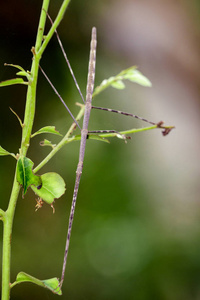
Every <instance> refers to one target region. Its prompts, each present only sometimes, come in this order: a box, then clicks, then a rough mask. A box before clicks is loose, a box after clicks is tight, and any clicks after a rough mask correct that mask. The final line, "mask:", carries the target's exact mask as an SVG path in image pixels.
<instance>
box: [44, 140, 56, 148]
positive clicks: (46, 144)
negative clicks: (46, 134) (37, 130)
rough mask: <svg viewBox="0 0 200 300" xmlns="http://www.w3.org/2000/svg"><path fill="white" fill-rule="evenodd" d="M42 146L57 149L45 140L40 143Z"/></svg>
mask: <svg viewBox="0 0 200 300" xmlns="http://www.w3.org/2000/svg"><path fill="white" fill-rule="evenodd" d="M40 146H42V147H43V146H50V147H52V148H55V146H56V144H52V142H51V141H49V140H46V139H44V141H42V142H40Z"/></svg>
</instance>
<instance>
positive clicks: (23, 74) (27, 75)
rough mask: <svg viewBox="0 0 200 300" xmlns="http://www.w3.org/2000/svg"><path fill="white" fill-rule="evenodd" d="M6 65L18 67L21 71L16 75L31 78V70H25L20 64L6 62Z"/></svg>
mask: <svg viewBox="0 0 200 300" xmlns="http://www.w3.org/2000/svg"><path fill="white" fill-rule="evenodd" d="M4 66H8V67H13V68H16V69H18V70H20V71H19V72H17V73H16V75H18V76H25V77H26V78H27V79H28V80H30V79H31V75H30V72H28V71H27V72H26V71H25V70H24V69H23V68H22V67H21V66H19V65H13V64H4Z"/></svg>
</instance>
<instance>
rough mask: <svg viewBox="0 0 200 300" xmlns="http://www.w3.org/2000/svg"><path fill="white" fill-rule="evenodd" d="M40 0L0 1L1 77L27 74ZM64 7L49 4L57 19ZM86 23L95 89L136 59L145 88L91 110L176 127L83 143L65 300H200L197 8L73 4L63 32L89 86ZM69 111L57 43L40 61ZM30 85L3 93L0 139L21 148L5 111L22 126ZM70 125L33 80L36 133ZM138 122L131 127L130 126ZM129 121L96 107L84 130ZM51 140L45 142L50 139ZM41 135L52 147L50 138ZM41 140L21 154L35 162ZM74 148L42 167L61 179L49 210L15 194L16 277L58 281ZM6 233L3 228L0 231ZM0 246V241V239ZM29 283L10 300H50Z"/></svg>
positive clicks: (1, 186) (69, 88) (6, 188)
mask: <svg viewBox="0 0 200 300" xmlns="http://www.w3.org/2000/svg"><path fill="white" fill-rule="evenodd" d="M41 2H42V1H28V2H27V1H25V0H18V1H13V0H12V1H7V2H3V3H1V10H0V23H1V24H0V25H1V26H0V39H1V47H0V80H4V79H7V78H12V77H13V75H14V74H15V70H14V69H11V68H9V67H3V63H4V62H6V63H13V64H19V65H22V67H23V68H24V69H25V70H26V69H29V68H30V65H31V58H32V54H31V52H30V49H31V47H32V46H33V45H34V42H35V36H36V30H37V25H38V19H39V13H40V8H41ZM60 4H61V1H52V4H51V7H50V15H51V16H52V18H53V17H54V16H55V15H56V12H57V10H58V7H59V5H60ZM92 26H96V27H97V30H98V31H97V33H98V49H97V74H96V84H99V83H100V82H101V81H102V80H103V79H104V78H108V77H109V76H111V75H113V74H117V73H118V72H119V71H121V70H122V69H125V68H127V67H129V66H131V65H134V64H137V65H138V66H139V69H140V70H141V71H142V72H143V73H144V74H145V75H146V76H147V77H149V78H150V80H151V81H152V83H153V88H151V89H147V88H143V87H140V86H136V85H133V84H131V83H130V84H127V89H126V90H123V91H120V92H118V91H115V90H114V89H110V90H108V91H106V92H105V93H104V94H101V95H100V96H99V97H98V98H97V99H96V100H95V104H96V105H99V106H104V107H113V108H116V109H117V108H118V109H121V110H125V111H130V112H133V113H134V114H138V115H141V116H143V117H146V118H148V119H151V120H152V121H160V120H164V121H166V122H167V123H168V124H174V125H176V130H175V131H173V132H172V133H171V134H170V135H169V136H168V137H166V138H163V137H162V136H161V134H160V132H159V131H152V132H147V133H143V134H141V135H140V134H138V135H135V136H133V137H132V140H130V141H128V144H125V143H124V142H123V141H121V140H118V139H117V140H112V141H111V144H110V145H108V144H106V143H98V142H96V141H89V142H88V144H87V149H86V160H85V163H84V170H83V176H82V178H81V186H80V194H79V198H78V203H77V209H76V214H75V222H74V225H73V234H72V240H71V245H70V254H69V260H68V265H67V271H66V278H65V283H64V285H63V296H62V297H63V299H74V300H75V299H101V300H102V299H110V300H111V299H115V300H116V299H121V298H123V299H133V298H134V299H137V300H146V299H148V300H149V299H158V300H174V299H176V300H179V299H181V300H183V299H187V300H188V299H200V288H199V286H200V285H199V280H200V256H199V253H200V243H199V240H200V239H199V237H200V230H199V217H200V213H199V132H198V131H199V130H198V128H199V125H200V124H199V78H200V76H199V75H200V74H199V70H200V68H199V61H200V60H199V33H200V26H199V3H198V2H197V1H194V0H192V1H189V2H188V1H184V0H182V1H178V2H176V3H175V2H174V1H173V0H159V1H158V0H150V1H148V2H147V1H136V0H123V1H120V0H117V1H116V0H115V1H109V2H107V1H100V0H96V1H91V0H89V1H87V2H86V1H76V0H73V1H72V2H71V4H70V7H69V9H68V11H67V13H66V15H65V19H64V20H63V22H62V23H61V25H60V27H59V34H60V37H61V39H62V41H63V44H64V46H65V49H66V52H67V54H68V57H69V60H70V62H71V65H72V67H73V69H74V72H75V74H76V76H77V79H78V81H79V84H80V86H81V89H82V91H84V90H85V86H86V78H87V66H88V57H89V40H90V32H91V28H92ZM41 65H42V67H43V68H44V69H45V71H46V72H47V74H48V75H49V77H50V78H51V80H52V81H53V82H54V84H55V86H56V87H57V89H58V90H59V91H60V93H61V94H62V96H63V97H64V99H65V100H66V102H67V103H68V104H69V106H70V108H71V109H72V111H73V112H74V113H75V114H76V112H77V111H78V109H77V108H76V107H75V106H74V103H75V102H76V101H81V100H80V98H79V95H78V93H77V92H76V89H75V87H74V84H73V81H72V79H71V76H70V74H69V71H68V69H67V66H66V64H65V62H64V59H63V57H62V54H61V51H60V49H59V47H58V45H57V41H56V39H54V40H53V41H52V42H51V44H50V45H49V47H48V48H47V51H46V53H45V54H44V57H43V59H42V61H41ZM25 93H26V87H23V86H12V87H8V88H4V89H1V90H0V99H1V119H0V142H1V145H2V147H4V148H5V149H7V150H8V151H10V152H18V148H19V145H20V137H21V129H20V126H18V121H17V119H16V118H15V116H14V115H13V114H12V113H11V112H10V110H9V107H11V108H12V109H13V110H14V111H15V112H17V114H18V115H19V116H20V117H21V118H22V119H23V112H24V105H25ZM70 124H71V119H70V117H69V116H68V114H67V111H65V110H64V109H63V106H62V105H61V104H60V102H59V101H58V99H57V98H56V96H55V95H54V93H53V91H52V90H51V89H50V87H49V85H48V83H47V82H46V81H45V79H44V78H43V77H42V75H40V78H39V84H38V92H37V111H36V118H35V125H34V129H35V131H36V130H38V129H39V128H41V127H43V126H46V125H56V128H57V129H58V130H59V131H60V132H61V133H65V132H66V130H67V129H68V127H69V125H70ZM133 124H134V125H133ZM140 125H141V123H140V122H139V121H137V120H132V119H128V118H126V117H123V116H113V115H111V114H109V113H106V112H99V111H94V112H92V116H91V121H90V129H92V130H95V129H113V128H114V129H116V130H117V129H127V128H129V127H130V128H131V127H133V126H138V127H139V126H140ZM47 138H48V137H47ZM49 139H51V140H52V141H54V142H56V141H58V138H57V137H56V136H55V137H54V136H53V137H52V136H51V137H50V138H49ZM40 140H41V136H38V137H36V138H35V139H34V140H33V141H32V147H31V148H30V150H29V153H28V156H29V157H30V158H31V159H32V160H33V161H34V162H35V165H37V163H38V162H40V161H41V159H42V158H43V157H44V156H45V154H46V152H47V151H48V149H46V148H40V146H39V142H40ZM78 147H79V145H78V143H74V144H70V145H69V146H66V147H65V148H64V149H63V150H61V152H60V153H59V154H58V155H57V156H56V157H54V158H53V159H52V161H51V162H50V163H49V164H48V165H47V166H45V168H43V170H41V173H44V172H49V171H53V172H58V173H59V174H61V176H62V177H63V178H64V179H65V181H66V184H67V191H66V193H65V195H64V196H63V197H62V198H61V199H59V200H57V202H56V204H55V209H56V213H55V214H54V215H52V210H51V208H50V207H48V206H47V205H46V206H44V207H43V208H42V209H41V210H39V211H37V212H36V213H35V212H34V206H35V204H36V202H35V199H34V198H35V197H34V196H33V194H32V192H31V191H28V193H27V195H26V197H25V199H19V201H18V206H17V211H16V216H15V221H14V231H13V248H12V280H13V281H14V278H15V276H16V274H17V273H18V272H19V271H20V270H23V271H25V272H27V273H30V274H33V275H35V276H36V277H38V278H41V279H45V278H49V277H54V276H58V277H59V276H60V273H61V266H62V260H63V252H64V245H65V238H66V230H67V222H68V213H69V207H70V204H71V198H72V192H73V187H74V180H75V168H76V164H77V159H78ZM0 165H1V167H0V194H1V208H2V209H5V208H6V207H7V203H8V197H9V196H10V190H11V184H12V179H13V176H14V166H15V161H14V160H12V158H10V157H1V158H0ZM1 226H2V225H1ZM0 242H1V241H0ZM57 297H58V296H54V295H52V294H50V293H49V292H48V291H46V290H43V289H41V288H39V287H36V286H32V285H29V284H27V285H23V286H20V285H19V286H17V287H16V288H15V289H14V290H13V291H12V299H13V300H16V299H27V298H28V299H30V300H31V299H36V298H37V299H54V298H55V299H56V298H57Z"/></svg>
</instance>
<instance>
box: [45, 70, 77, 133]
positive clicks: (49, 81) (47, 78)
mask: <svg viewBox="0 0 200 300" xmlns="http://www.w3.org/2000/svg"><path fill="white" fill-rule="evenodd" d="M40 70H41V71H42V73H43V75H44V77H45V78H46V80H47V81H48V83H49V84H50V86H51V87H52V89H53V90H54V92H55V93H56V95H57V96H58V98H59V99H60V101H61V102H62V104H63V105H64V107H65V108H66V109H67V111H68V113H69V114H70V116H71V117H72V119H73V121H74V122H75V123H76V125H77V126H78V128H79V129H80V130H81V127H80V125H79V124H78V122H77V120H76V119H75V118H74V116H73V114H72V112H71V110H70V109H69V107H68V106H67V104H66V103H65V101H64V100H63V98H62V97H61V95H60V94H59V93H58V91H57V90H56V88H55V86H54V85H53V83H52V82H51V80H50V79H49V77H48V76H47V74H46V73H45V72H44V70H43V69H42V67H41V66H40Z"/></svg>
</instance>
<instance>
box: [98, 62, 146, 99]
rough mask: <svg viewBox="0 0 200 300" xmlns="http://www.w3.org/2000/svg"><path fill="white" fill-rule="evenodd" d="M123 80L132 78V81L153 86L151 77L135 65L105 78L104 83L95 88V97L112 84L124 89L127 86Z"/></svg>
mask: <svg viewBox="0 0 200 300" xmlns="http://www.w3.org/2000/svg"><path fill="white" fill-rule="evenodd" d="M123 80H130V81H132V82H135V83H137V84H140V85H143V86H148V87H150V86H151V82H150V81H149V79H148V78H147V77H145V76H144V75H143V74H142V73H141V72H139V71H138V70H137V69H136V66H133V67H130V68H128V69H126V70H123V71H121V72H120V73H119V74H117V75H116V76H111V77H110V78H108V79H104V80H103V81H102V83H101V84H100V85H99V86H97V87H96V88H95V91H94V93H93V97H95V96H96V95H98V94H99V93H101V92H102V91H103V90H105V89H106V88H108V87H109V86H112V87H114V88H117V89H123V88H124V87H125V85H124V83H123V82H122V81H123Z"/></svg>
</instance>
